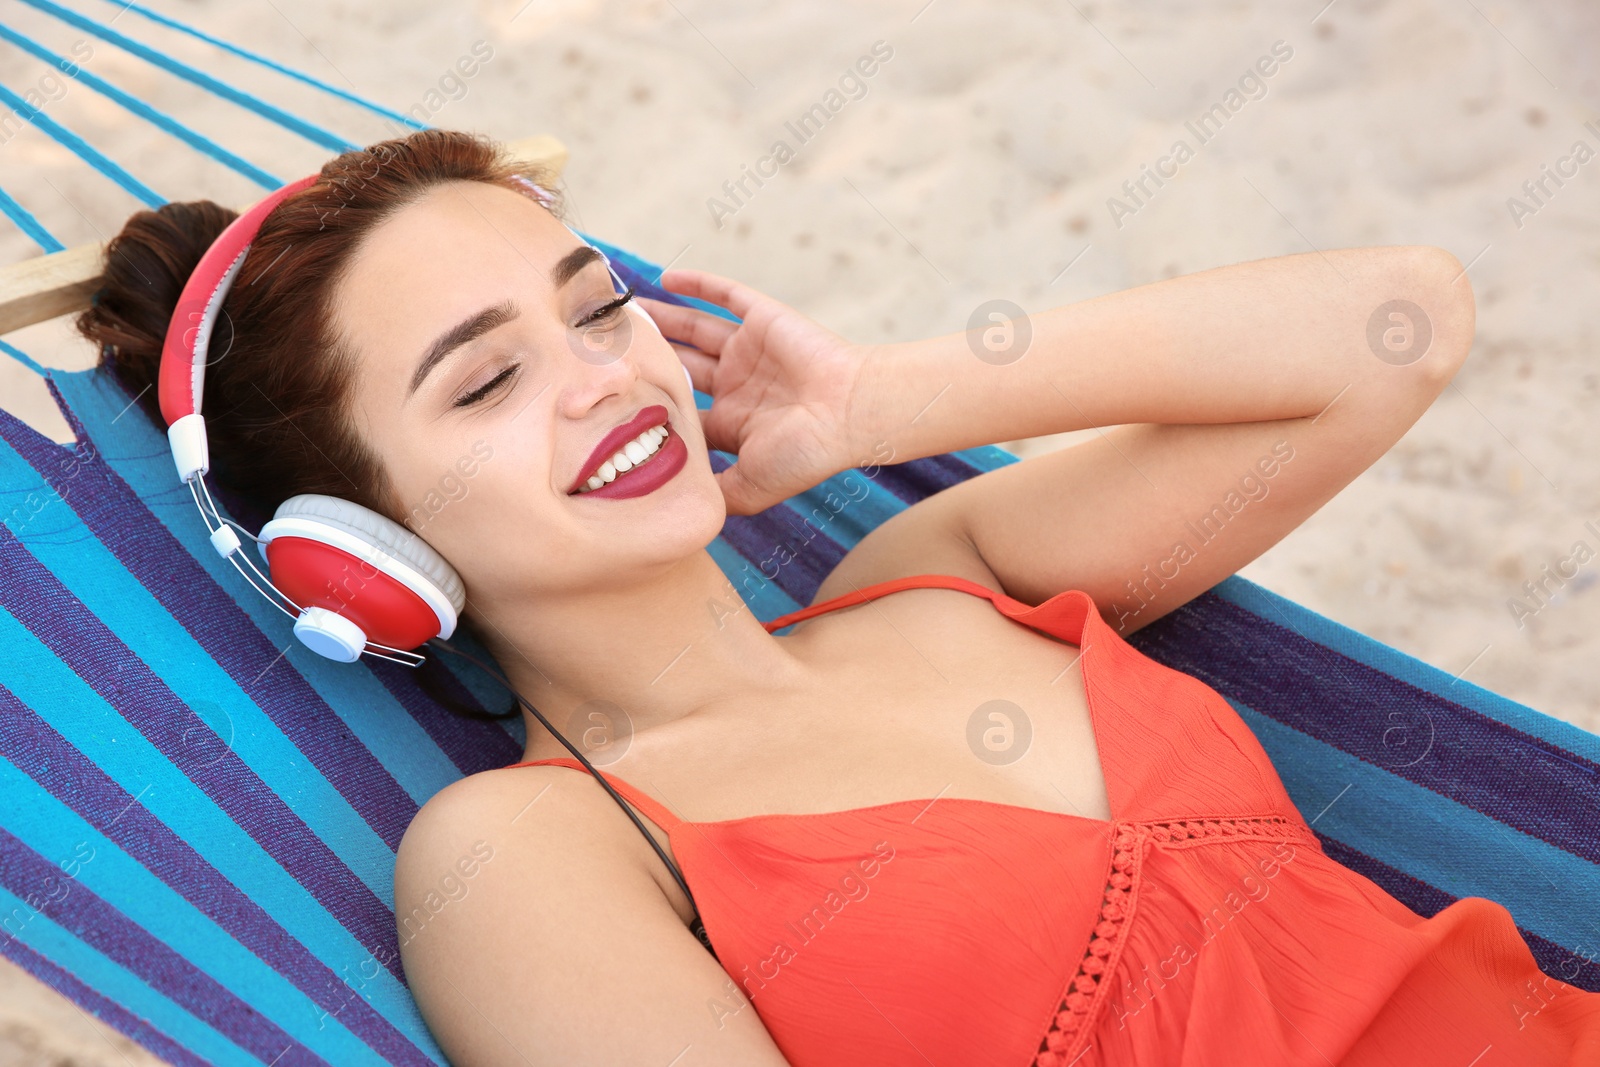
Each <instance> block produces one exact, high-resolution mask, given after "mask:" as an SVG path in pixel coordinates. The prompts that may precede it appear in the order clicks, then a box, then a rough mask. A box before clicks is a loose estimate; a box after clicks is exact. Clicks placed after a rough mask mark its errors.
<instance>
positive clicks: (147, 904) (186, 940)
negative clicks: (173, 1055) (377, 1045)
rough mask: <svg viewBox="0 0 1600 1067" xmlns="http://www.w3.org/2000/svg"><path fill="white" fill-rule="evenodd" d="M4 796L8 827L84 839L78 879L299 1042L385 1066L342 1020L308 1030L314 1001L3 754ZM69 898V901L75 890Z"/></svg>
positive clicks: (49, 847) (59, 845)
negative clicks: (86, 849) (87, 854)
mask: <svg viewBox="0 0 1600 1067" xmlns="http://www.w3.org/2000/svg"><path fill="white" fill-rule="evenodd" d="M0 795H3V796H5V797H6V798H7V801H8V806H7V812H6V829H7V830H8V831H10V832H11V833H12V834H13V835H15V836H16V837H17V838H19V839H20V840H21V841H23V842H24V843H25V844H26V845H27V846H28V847H29V848H31V849H33V850H34V851H35V852H37V853H39V854H40V855H41V856H44V857H46V858H52V857H67V856H72V855H73V854H74V851H73V850H74V847H75V846H76V845H77V844H78V843H79V842H83V841H87V842H88V843H89V845H90V847H92V848H93V849H94V854H93V858H92V859H90V860H89V861H88V862H87V863H85V864H83V865H82V866H81V867H80V868H79V873H78V876H77V878H76V881H77V882H80V883H82V885H83V886H84V888H85V889H87V890H89V892H91V893H93V894H95V895H96V896H98V897H100V898H101V899H102V900H104V901H106V902H107V903H108V904H110V905H111V906H112V907H115V908H117V909H118V910H119V911H121V912H122V914H123V915H125V916H127V917H128V918H129V919H130V920H132V921H133V922H135V923H137V924H138V925H139V926H141V927H143V928H144V929H145V930H147V931H149V932H150V933H151V934H152V935H154V937H155V938H156V939H157V940H159V941H161V942H163V943H164V944H166V945H167V946H168V947H170V948H171V949H172V950H173V951H174V952H176V953H178V954H179V955H180V956H182V957H183V958H184V959H186V960H188V961H189V962H190V963H192V964H193V965H194V966H195V967H196V968H197V969H199V970H201V971H203V972H204V973H205V974H207V975H208V976H210V977H211V978H212V979H214V980H215V981H216V982H217V983H218V984H219V985H221V986H223V987H224V988H226V989H228V990H229V991H230V992H232V993H233V994H234V995H235V996H237V997H239V999H241V1000H243V1001H244V1002H246V1003H247V1004H249V1005H250V1006H251V1007H252V1008H254V1009H255V1010H256V1011H259V1012H260V1013H261V1014H262V1015H264V1016H266V1018H267V1019H269V1020H271V1021H272V1022H274V1023H276V1024H277V1025H278V1026H279V1027H280V1028H282V1029H283V1031H284V1032H285V1033H287V1034H289V1035H290V1036H291V1037H293V1038H294V1039H295V1040H297V1041H299V1042H300V1043H302V1044H303V1045H305V1046H306V1047H307V1048H309V1049H310V1050H311V1051H313V1052H315V1053H316V1054H317V1055H319V1056H321V1057H322V1058H323V1059H325V1060H327V1061H328V1062H329V1063H339V1064H343V1063H371V1064H374V1065H381V1064H382V1063H383V1058H382V1057H381V1056H378V1055H377V1054H376V1053H375V1052H373V1050H372V1049H371V1048H369V1047H368V1046H367V1044H366V1043H365V1042H363V1041H362V1040H361V1039H360V1038H358V1037H356V1036H355V1035H354V1034H352V1033H351V1032H350V1031H349V1030H347V1029H345V1027H344V1026H343V1025H342V1024H340V1023H339V1021H338V1020H337V1019H329V1020H328V1021H327V1023H326V1024H325V1025H324V1026H323V1027H321V1028H320V1029H318V1028H316V1027H308V1026H307V1025H306V1022H307V1021H308V1020H316V1019H320V1018H321V1017H322V1013H323V1010H322V1009H321V1008H319V1007H318V1006H317V1004H316V1002H315V1001H313V1000H311V999H310V998H309V997H307V996H306V995H305V994H304V993H302V992H301V991H300V990H299V988H298V987H297V986H295V985H294V983H293V982H291V981H289V980H288V979H287V978H285V977H284V976H283V975H281V974H279V973H278V972H277V971H275V970H273V969H272V968H271V967H269V966H267V965H266V964H265V963H263V962H262V961H261V959H260V958H259V957H257V956H256V955H255V954H254V953H253V952H250V951H249V950H248V949H246V948H245V947H244V946H243V945H240V944H239V943H238V942H237V941H235V940H234V939H233V937H232V936H231V935H229V934H228V932H227V931H225V930H223V929H222V928H221V927H219V926H217V925H216V924H215V923H214V922H212V920H211V919H210V918H209V917H207V916H206V915H205V914H204V913H203V912H201V911H200V910H199V909H198V908H196V907H195V906H194V905H193V904H191V903H189V901H187V900H185V899H184V898H183V896H182V895H181V894H179V893H177V892H175V891H174V890H173V889H172V888H171V887H170V886H168V885H167V884H166V883H165V882H163V881H161V879H159V878H157V877H156V876H155V875H153V874H151V873H150V872H149V871H148V870H146V869H145V867H144V866H143V865H142V864H141V863H139V862H138V861H137V860H134V859H133V858H132V857H130V856H129V855H128V854H127V853H125V852H123V851H122V849H121V848H119V847H118V846H117V844H116V843H115V842H113V841H112V840H111V839H110V838H108V837H106V836H105V835H104V834H102V833H101V832H100V831H99V830H96V829H95V828H94V827H93V826H91V825H90V824H89V823H88V822H86V821H84V819H83V818H82V817H80V816H79V815H78V813H77V812H75V811H73V810H72V809H71V808H69V807H67V806H66V805H64V804H62V803H61V802H60V801H58V800H56V798H55V797H53V796H51V795H50V794H49V793H47V792H45V790H43V789H42V788H40V787H39V786H38V785H37V784H36V783H35V782H34V781H33V779H31V778H29V777H28V776H27V775H26V774H23V773H22V772H21V771H19V770H17V769H16V768H15V767H14V766H13V765H12V764H10V763H9V762H6V761H5V760H3V759H0ZM67 899H68V900H69V901H70V900H71V896H70V894H69V896H68V898H67ZM79 977H82V976H81V975H80V976H79Z"/></svg>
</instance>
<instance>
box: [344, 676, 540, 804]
mask: <svg viewBox="0 0 1600 1067" xmlns="http://www.w3.org/2000/svg"><path fill="white" fill-rule="evenodd" d="M429 654H430V655H434V656H448V655H449V653H448V652H444V653H440V652H434V651H432V650H430V652H429ZM486 658H487V657H486ZM367 666H368V668H369V669H370V670H371V671H372V673H373V675H374V676H375V677H376V678H377V679H378V680H379V681H380V682H382V683H383V686H384V688H386V689H388V690H389V693H390V694H391V695H392V696H393V697H394V698H395V700H396V701H397V702H398V703H399V704H400V706H401V707H403V708H405V709H406V711H407V712H409V713H410V715H411V717H412V718H413V719H415V720H416V722H417V725H419V726H421V727H422V729H423V730H424V731H425V732H426V733H427V735H428V736H429V737H430V738H432V739H433V743H434V744H436V745H438V746H439V750H440V751H441V752H443V753H444V754H445V755H446V756H448V757H449V758H450V762H452V763H454V764H455V765H456V769H457V770H459V771H460V772H461V773H462V774H464V775H466V774H476V773H477V772H478V771H487V770H492V769H494V768H496V767H504V766H505V765H506V764H508V763H515V762H516V761H517V760H520V759H521V758H522V746H521V745H519V744H517V743H516V742H515V741H513V740H512V739H511V735H510V734H507V733H506V732H505V731H504V730H501V729H498V728H496V727H494V726H492V725H489V724H486V723H483V722H479V721H477V720H474V719H469V718H467V717H466V716H464V715H457V714H455V713H454V712H452V711H450V710H449V709H448V708H445V707H444V706H443V705H441V704H440V703H439V702H438V701H436V700H433V699H432V698H431V697H429V696H428V694H426V693H424V692H423V691H422V690H421V689H420V688H419V687H418V685H417V680H416V677H415V676H414V673H413V672H414V671H415V670H417V669H418V668H412V667H402V666H400V665H399V664H398V663H390V662H388V661H387V660H374V661H373V662H371V663H369V664H367ZM434 677H435V678H437V679H439V687H440V688H441V689H442V690H443V691H444V693H445V695H446V696H448V697H452V698H453V699H455V700H459V701H461V702H462V703H463V704H466V705H467V706H468V707H476V708H482V707H483V705H482V704H481V703H479V701H478V699H477V697H475V696H473V695H472V692H471V691H470V690H469V689H467V687H466V686H464V685H462V684H461V680H460V679H458V678H457V677H456V676H455V675H454V674H453V673H451V671H450V670H449V668H447V667H445V666H444V665H443V664H442V663H441V664H439V666H438V670H437V671H436V672H435V674H434ZM507 699H508V700H509V699H510V698H509V697H507ZM486 726H487V727H488V728H487V729H486V728H485V727H486Z"/></svg>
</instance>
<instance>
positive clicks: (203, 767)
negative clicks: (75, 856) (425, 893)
mask: <svg viewBox="0 0 1600 1067" xmlns="http://www.w3.org/2000/svg"><path fill="white" fill-rule="evenodd" d="M0 559H3V560H4V565H5V567H6V568H7V569H9V570H10V571H11V575H12V577H13V578H14V579H15V581H14V582H13V583H8V585H7V586H3V587H0V606H3V607H4V608H5V609H6V611H7V612H8V613H9V614H8V615H7V618H16V617H18V616H20V617H21V618H23V619H26V620H27V627H28V631H31V632H32V633H33V635H34V636H36V637H38V638H39V639H40V643H44V644H46V645H47V647H48V648H49V651H50V653H51V654H52V656H53V657H59V659H58V660H57V662H58V663H59V664H61V665H64V666H66V667H68V668H69V669H70V670H71V672H72V673H74V674H76V675H78V676H79V677H81V678H82V679H83V680H84V681H85V682H87V683H88V684H89V685H90V687H91V688H92V689H93V690H94V691H95V693H96V694H98V695H99V696H100V697H101V699H102V700H104V701H106V702H107V703H112V702H113V700H114V701H115V703H114V707H115V708H116V711H117V712H118V714H119V715H120V716H122V717H123V719H124V720H125V722H126V724H127V725H131V726H132V727H133V728H134V729H135V730H136V731H137V732H138V733H139V734H140V735H142V736H143V737H144V739H145V740H147V741H149V742H150V743H151V745H153V746H154V747H155V748H156V749H158V750H159V751H160V753H161V755H162V757H163V758H164V760H165V764H164V765H163V766H162V767H160V768H147V769H148V770H152V771H154V770H155V769H159V770H161V771H162V777H164V778H169V779H175V780H174V781H173V782H172V787H173V788H175V789H179V790H181V791H182V792H184V793H185V794H187V793H190V792H191V790H190V789H189V788H188V787H187V785H186V783H184V779H185V778H187V779H188V781H189V782H192V783H193V784H194V785H196V786H199V787H200V789H201V790H202V791H203V792H204V793H205V794H206V795H207V796H209V797H211V798H212V799H213V800H215V801H216V802H217V804H218V806H219V807H221V808H223V809H224V810H225V811H227V813H228V815H229V817H230V818H232V819H233V820H234V821H235V822H237V823H238V824H239V825H240V827H241V828H242V829H244V830H245V831H246V832H247V833H249V834H250V836H251V837H252V838H254V839H255V841H256V842H257V843H258V844H260V845H261V847H262V848H263V849H264V850H265V851H266V852H267V853H268V854H270V855H271V856H272V858H273V859H274V860H276V861H277V862H278V863H279V864H281V865H282V866H283V867H284V869H285V870H287V871H289V873H291V874H293V875H294V876H295V878H296V880H297V881H299V882H300V883H301V884H302V885H304V886H305V887H306V889H307V890H309V891H310V892H311V893H312V895H313V896H315V897H316V899H317V900H319V901H321V903H322V905H323V907H325V908H327V909H328V910H329V911H330V912H332V913H333V914H335V915H336V916H338V917H339V920H340V922H341V923H342V924H343V925H345V926H346V927H347V928H349V930H350V931H351V933H353V934H355V936H356V938H357V939H358V940H359V941H361V943H362V944H363V945H365V946H366V947H367V949H368V950H369V951H371V952H372V953H374V954H375V955H377V956H380V957H381V958H382V959H383V960H384V961H385V962H386V963H387V964H388V966H389V967H390V968H391V970H392V971H393V972H394V973H395V975H396V977H399V969H400V968H399V961H398V959H396V958H395V952H394V945H395V942H396V938H397V935H396V933H395V930H394V928H393V925H392V924H391V923H389V922H387V921H386V919H387V916H388V910H389V904H388V903H386V901H387V900H389V899H392V897H388V896H386V897H384V898H380V897H378V896H377V895H376V894H374V893H373V891H372V890H371V889H370V888H369V887H368V886H366V885H365V884H363V883H362V881H361V880H360V879H359V878H358V877H357V876H356V875H355V873H354V872H353V871H352V870H351V869H350V868H349V867H348V866H347V865H346V864H345V863H344V862H343V861H342V860H340V859H339V857H338V856H337V855H336V854H335V853H334V852H333V851H332V850H331V849H330V848H329V847H328V845H327V843H326V842H324V841H323V840H322V838H320V837H318V836H317V835H316V834H315V833H314V832H312V830H311V829H310V827H309V826H307V825H306V823H305V821H304V820H303V819H301V818H300V817H299V816H298V815H297V814H295V813H294V812H293V811H291V810H290V809H289V807H288V805H287V803H286V802H285V800H284V799H283V796H280V795H279V794H278V793H277V792H274V791H273V790H272V789H270V788H269V787H268V786H267V785H266V784H265V783H264V782H262V781H261V779H260V778H259V777H258V776H257V775H256V774H255V773H254V772H252V771H251V770H250V768H248V767H246V766H245V765H244V763H243V761H242V760H240V759H239V757H238V756H237V755H236V754H235V753H234V752H233V751H232V750H231V749H229V748H228V747H227V746H226V745H225V744H224V743H223V742H222V741H221V740H220V739H218V738H217V736H216V735H215V734H213V733H211V732H210V731H209V730H208V729H207V728H206V726H205V725H204V723H203V722H202V721H201V719H200V718H199V716H197V715H196V714H195V713H194V712H193V711H191V710H190V709H189V708H188V707H186V706H185V705H184V704H183V702H182V701H180V700H179V699H178V698H177V697H176V696H175V695H174V694H173V692H172V690H171V689H169V688H168V687H167V686H166V685H165V684H164V682H163V681H162V680H161V679H160V678H158V677H157V676H156V675H155V674H153V673H152V672H151V671H150V669H149V667H148V666H146V665H145V664H144V662H143V661H141V660H140V659H139V658H138V657H137V656H135V655H134V654H133V653H132V652H130V651H129V650H128V649H127V648H126V647H125V646H124V645H122V643H121V642H120V641H118V640H117V638H116V636H115V635H114V634H112V633H111V632H110V631H109V630H107V629H106V628H105V627H104V626H103V624H101V623H100V621H99V620H98V619H96V618H95V617H94V616H93V615H91V614H90V613H89V612H88V611H87V610H85V608H84V606H83V605H82V604H81V603H80V602H78V601H77V599H76V598H75V597H73V596H72V594H71V593H69V592H68V591H67V590H66V589H65V588H63V587H62V586H61V585H60V584H59V583H58V582H57V581H56V579H55V578H54V576H53V575H51V574H50V573H49V572H48V571H47V570H45V569H44V568H43V567H41V566H40V565H39V564H38V562H37V561H36V560H34V559H33V558H32V557H30V556H29V555H28V554H27V552H26V550H25V549H23V548H22V546H21V544H20V543H19V542H17V541H16V540H15V539H14V538H12V537H11V535H10V533H9V531H0ZM40 631H45V633H48V634H49V638H48V639H46V637H45V633H41V632H40ZM31 643H32V642H30V644H31ZM12 688H13V690H14V691H16V692H17V694H18V695H19V696H21V697H22V698H23V699H24V700H27V701H28V702H29V703H30V704H40V705H41V706H51V705H52V704H53V703H54V702H55V701H54V700H51V698H48V697H46V698H45V700H44V701H39V700H38V699H37V698H38V696H39V695H40V694H32V695H29V694H25V693H23V691H22V688H21V686H20V685H13V687H12ZM55 699H56V700H59V697H57V698H55ZM119 732H121V731H119ZM195 739H198V740H199V741H201V742H203V747H195V746H194V740H195ZM81 747H82V746H81V745H80V748H81ZM97 749H98V746H97V745H96V744H95V743H94V742H93V741H92V740H91V741H90V748H89V751H96V750H97ZM179 764H181V765H182V772H181V773H180V771H179V767H178V765H179ZM290 769H292V768H290ZM108 770H109V768H108ZM147 781H148V779H147ZM313 782H314V778H311V777H310V776H305V783H304V784H305V785H307V786H310V785H311V784H312V783H313ZM141 789H142V786H141ZM287 795H289V796H294V793H293V792H287ZM363 870H364V872H365V873H366V874H367V875H368V876H369V877H372V878H375V879H376V878H388V877H390V876H391V875H392V867H390V866H388V865H384V866H374V865H371V864H369V865H368V866H366V867H365V868H363Z"/></svg>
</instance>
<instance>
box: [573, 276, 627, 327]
mask: <svg viewBox="0 0 1600 1067" xmlns="http://www.w3.org/2000/svg"><path fill="white" fill-rule="evenodd" d="M632 299H633V286H631V285H630V286H628V291H627V292H625V293H623V294H622V295H621V296H619V297H617V298H616V299H615V300H612V301H610V302H609V303H605V304H601V305H600V306H599V307H597V308H595V309H594V311H592V312H590V313H589V314H588V315H585V316H584V317H583V318H582V319H581V320H580V321H579V322H578V326H579V327H580V328H581V327H584V326H588V325H590V324H591V323H595V322H599V321H600V320H601V319H611V318H614V317H615V316H616V315H617V314H618V313H619V312H620V311H621V310H622V306H623V305H624V304H626V303H627V302H628V301H630V300H632Z"/></svg>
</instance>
